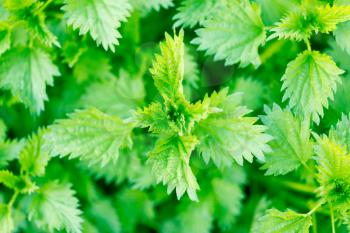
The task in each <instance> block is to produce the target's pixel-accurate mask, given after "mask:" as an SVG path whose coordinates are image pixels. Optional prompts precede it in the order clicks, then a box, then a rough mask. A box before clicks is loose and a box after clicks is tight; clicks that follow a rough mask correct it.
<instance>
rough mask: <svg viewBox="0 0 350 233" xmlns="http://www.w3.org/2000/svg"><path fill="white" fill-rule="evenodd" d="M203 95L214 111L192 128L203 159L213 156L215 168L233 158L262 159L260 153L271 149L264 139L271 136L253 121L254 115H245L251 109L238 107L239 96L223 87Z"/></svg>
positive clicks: (228, 162)
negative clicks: (206, 95)
mask: <svg viewBox="0 0 350 233" xmlns="http://www.w3.org/2000/svg"><path fill="white" fill-rule="evenodd" d="M206 98H209V102H210V108H212V109H213V108H214V109H216V111H213V112H212V113H211V114H209V116H208V117H207V118H206V119H204V120H201V121H199V122H198V125H197V126H196V127H195V129H194V134H195V135H196V136H197V137H198V138H199V141H200V143H199V144H198V147H197V148H198V150H199V152H200V153H201V155H202V156H203V159H204V161H205V162H206V163H208V162H209V160H210V159H212V160H213V162H214V163H215V165H216V166H218V167H221V166H230V165H231V164H232V160H235V161H236V162H237V163H238V164H240V165H243V160H244V159H245V160H247V161H249V162H252V161H253V157H256V158H258V159H259V160H261V161H263V160H264V159H265V158H264V154H263V153H264V152H268V151H269V150H270V148H269V146H268V145H267V142H269V141H270V140H271V136H269V135H267V134H265V133H264V132H265V131H266V127H265V126H262V125H255V124H254V123H255V122H256V121H257V120H258V119H257V118H255V117H245V115H246V114H248V113H249V112H250V111H249V110H248V109H247V108H245V107H242V106H239V103H240V98H239V95H238V94H228V89H223V90H221V91H220V92H218V93H217V92H214V93H213V94H212V95H211V96H210V97H206Z"/></svg>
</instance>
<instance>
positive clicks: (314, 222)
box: [312, 214, 317, 233]
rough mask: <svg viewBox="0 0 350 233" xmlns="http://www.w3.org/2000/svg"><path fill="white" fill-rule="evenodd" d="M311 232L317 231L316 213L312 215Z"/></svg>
mask: <svg viewBox="0 0 350 233" xmlns="http://www.w3.org/2000/svg"><path fill="white" fill-rule="evenodd" d="M312 232H313V233H317V219H316V214H313V215H312Z"/></svg>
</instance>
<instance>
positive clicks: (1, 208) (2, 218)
mask: <svg viewBox="0 0 350 233" xmlns="http://www.w3.org/2000/svg"><path fill="white" fill-rule="evenodd" d="M14 228H15V227H14V222H13V218H12V216H11V211H10V207H8V206H7V205H4V204H0V232H2V233H12V232H13V230H14Z"/></svg>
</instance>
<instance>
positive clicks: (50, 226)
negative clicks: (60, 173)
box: [29, 181, 83, 233]
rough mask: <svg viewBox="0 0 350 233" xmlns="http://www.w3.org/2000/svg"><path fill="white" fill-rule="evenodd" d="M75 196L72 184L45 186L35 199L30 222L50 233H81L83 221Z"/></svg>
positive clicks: (54, 183) (31, 208)
mask: <svg viewBox="0 0 350 233" xmlns="http://www.w3.org/2000/svg"><path fill="white" fill-rule="evenodd" d="M74 194H75V192H74V191H73V190H72V188H71V185H70V184H59V183H58V182H55V181H53V182H50V183H47V184H45V185H44V186H43V187H41V188H40V190H39V191H38V192H37V193H36V194H35V195H34V197H33V200H32V202H31V206H30V212H29V220H30V221H33V222H34V223H35V224H36V225H37V226H38V227H40V228H41V229H43V230H48V231H49V232H54V231H59V230H66V231H67V232H69V233H81V232H82V230H81V223H82V222H83V220H82V218H81V217H80V215H81V211H80V210H79V209H78V206H79V203H78V199H77V198H76V197H74Z"/></svg>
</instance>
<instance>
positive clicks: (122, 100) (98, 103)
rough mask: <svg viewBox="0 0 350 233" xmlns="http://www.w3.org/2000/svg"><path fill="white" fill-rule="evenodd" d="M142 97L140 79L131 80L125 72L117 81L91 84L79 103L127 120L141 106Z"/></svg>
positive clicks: (105, 80) (143, 93)
mask: <svg viewBox="0 0 350 233" xmlns="http://www.w3.org/2000/svg"><path fill="white" fill-rule="evenodd" d="M144 97H145V89H144V83H143V81H142V79H140V78H134V79H133V78H132V77H130V75H129V74H127V73H126V72H120V74H119V78H118V79H117V80H116V79H115V78H108V79H103V80H101V81H97V82H94V83H92V84H91V85H90V86H89V87H88V88H87V89H86V92H85V94H84V95H83V96H82V98H81V101H80V102H81V104H82V106H84V107H95V108H98V109H99V110H101V111H103V112H105V113H108V114H112V115H117V116H119V117H121V118H127V117H130V116H131V115H132V111H133V110H135V109H136V108H137V107H140V106H141V104H142V103H143V100H144Z"/></svg>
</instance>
